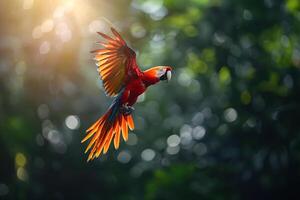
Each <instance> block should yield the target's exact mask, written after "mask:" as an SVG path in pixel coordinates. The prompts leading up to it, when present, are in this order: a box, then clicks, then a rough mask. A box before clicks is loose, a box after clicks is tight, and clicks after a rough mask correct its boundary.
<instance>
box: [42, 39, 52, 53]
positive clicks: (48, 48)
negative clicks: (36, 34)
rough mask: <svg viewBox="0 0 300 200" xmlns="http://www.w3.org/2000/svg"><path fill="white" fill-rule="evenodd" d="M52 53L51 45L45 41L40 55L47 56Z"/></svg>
mask: <svg viewBox="0 0 300 200" xmlns="http://www.w3.org/2000/svg"><path fill="white" fill-rule="evenodd" d="M49 51H50V43H49V42H48V41H44V42H43V43H42V44H41V46H40V54H47V53H49Z"/></svg>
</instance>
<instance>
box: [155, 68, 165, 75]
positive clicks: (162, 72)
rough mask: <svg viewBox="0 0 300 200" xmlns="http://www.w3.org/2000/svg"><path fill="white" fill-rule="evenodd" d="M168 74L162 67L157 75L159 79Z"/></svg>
mask: <svg viewBox="0 0 300 200" xmlns="http://www.w3.org/2000/svg"><path fill="white" fill-rule="evenodd" d="M165 73H166V69H165V68H163V67H161V68H160V69H159V70H157V72H156V75H157V77H161V76H163V75H164V74H165Z"/></svg>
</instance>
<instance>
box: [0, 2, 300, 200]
mask: <svg viewBox="0 0 300 200" xmlns="http://www.w3.org/2000/svg"><path fill="white" fill-rule="evenodd" d="M32 2H33V4H32ZM2 4H3V3H0V5H2ZM299 16H300V3H299V1H298V0H263V1H262V0H257V1H254V0H223V1H222V0H210V1H209V0H188V1H182V0H147V1H142V0H132V1H131V0H126V1H121V0H113V1H96V0H90V1H81V0H79V1H76V3H72V1H63V0H57V1H54V2H52V1H51V2H50V1H49V2H48V1H47V2H46V1H18V0H15V1H9V2H6V3H5V5H2V6H0V17H1V20H0V25H1V27H2V31H1V33H0V37H1V38H0V162H1V167H0V199H128V200H131V199H132V200H133V199H149V200H150V199H204V200H206V199H207V200H222V199H224V200H225V199H243V200H247V199H251V200H252V199H297V198H298V197H299V189H298V186H299V178H298V177H300V171H299V169H300V154H299V152H300V135H299V132H300V126H299V119H300V114H299V113H300V112H299V111H300V103H299V102H300V96H299V95H300V72H299V67H300V45H299V44H300V43H299V42H300V17H299ZM103 17H105V18H107V19H108V20H110V21H112V23H113V25H114V26H115V27H116V28H117V29H118V30H119V31H120V33H121V34H122V35H123V36H124V38H125V39H126V41H127V42H128V44H129V45H130V46H131V47H132V48H133V49H135V50H136V51H137V61H138V63H139V65H140V66H141V68H142V69H146V68H148V67H150V66H157V65H170V66H172V67H173V69H174V71H173V77H172V80H171V81H170V82H169V83H168V84H165V83H160V84H158V85H156V86H153V87H151V88H149V90H148V91H147V93H146V94H145V95H144V96H142V97H141V98H139V100H138V103H137V104H136V106H135V108H136V109H135V112H134V121H135V124H136V130H134V131H133V132H132V133H131V134H130V135H129V140H128V142H127V144H125V142H121V146H120V149H119V150H113V148H112V147H111V149H110V150H109V152H108V153H107V154H106V155H104V156H102V157H101V158H100V159H98V160H95V161H94V162H92V163H86V155H84V153H83V152H84V147H85V146H82V145H81V144H80V140H81V139H82V138H83V136H84V134H85V130H86V129H87V128H88V127H89V126H90V125H91V124H92V123H93V122H94V121H95V120H96V119H97V118H99V117H100V115H102V114H103V113H104V112H105V110H106V109H107V108H108V106H109V104H110V103H111V99H109V98H107V97H106V96H105V94H104V92H103V88H102V86H101V81H99V77H98V74H97V72H96V70H95V66H94V63H93V61H92V59H91V55H90V54H89V51H90V50H92V49H95V48H96V45H95V44H94V42H95V41H96V40H97V41H98V40H99V37H98V36H97V34H96V32H97V31H103V32H105V33H108V34H109V26H110V24H109V23H108V22H106V21H105V20H103ZM97 47H99V46H97ZM96 81H98V82H96Z"/></svg>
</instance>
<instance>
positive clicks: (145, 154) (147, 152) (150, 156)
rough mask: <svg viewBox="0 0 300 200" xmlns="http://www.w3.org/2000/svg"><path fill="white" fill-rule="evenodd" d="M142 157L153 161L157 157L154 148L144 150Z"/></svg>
mask: <svg viewBox="0 0 300 200" xmlns="http://www.w3.org/2000/svg"><path fill="white" fill-rule="evenodd" d="M141 157H142V159H143V160H144V161H151V160H153V159H154V157H155V151H153V150H152V149H145V150H144V151H142V153H141Z"/></svg>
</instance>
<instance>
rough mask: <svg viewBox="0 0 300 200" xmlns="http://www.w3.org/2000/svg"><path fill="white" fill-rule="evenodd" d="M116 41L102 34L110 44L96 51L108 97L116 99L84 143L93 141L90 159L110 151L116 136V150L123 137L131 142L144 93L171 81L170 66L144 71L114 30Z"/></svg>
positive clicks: (107, 43) (90, 129) (94, 125)
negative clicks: (134, 115) (135, 114)
mask: <svg viewBox="0 0 300 200" xmlns="http://www.w3.org/2000/svg"><path fill="white" fill-rule="evenodd" d="M111 31H112V33H113V35H114V36H115V37H114V38H112V37H110V36H108V35H106V34H104V33H101V32H98V34H99V35H101V36H102V37H103V38H104V39H106V43H103V42H98V44H101V45H102V46H103V47H104V48H102V49H97V50H94V51H92V53H95V57H94V59H95V60H96V65H97V66H98V72H99V75H100V77H101V79H102V81H103V86H104V90H105V92H106V94H107V95H108V96H110V97H115V99H114V100H113V102H112V104H111V106H110V107H109V109H108V111H107V112H106V113H105V114H104V115H103V116H102V117H101V118H100V119H98V120H97V121H96V122H95V123H94V124H93V125H92V126H91V127H90V128H89V129H87V131H86V133H87V135H86V136H85V137H84V139H83V140H82V141H81V143H83V142H85V141H86V140H88V139H89V138H91V140H90V141H89V144H88V146H87V148H86V150H85V153H87V152H88V151H89V150H90V153H89V156H88V160H87V161H89V160H93V159H94V158H97V157H99V155H100V154H101V152H102V151H103V154H105V153H106V152H107V151H108V148H109V146H110V143H111V141H112V139H113V137H114V146H115V149H118V148H119V143H120V135H121V133H122V136H123V139H124V140H125V141H127V139H128V127H129V129H130V130H133V129H134V122H133V119H132V111H133V110H134V108H133V107H132V106H133V104H135V102H136V100H137V98H138V96H139V95H141V94H143V93H144V92H145V91H146V89H147V88H148V87H149V86H150V85H154V84H156V83H158V82H159V81H162V80H170V79H171V71H172V68H171V67H170V66H156V67H152V68H150V69H148V70H146V71H141V70H140V68H139V66H138V65H137V63H136V54H135V52H134V51H133V50H132V49H131V48H129V47H128V46H127V44H126V42H125V41H124V40H123V38H122V37H121V35H120V34H119V33H118V32H117V31H116V30H115V29H114V28H111Z"/></svg>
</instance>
